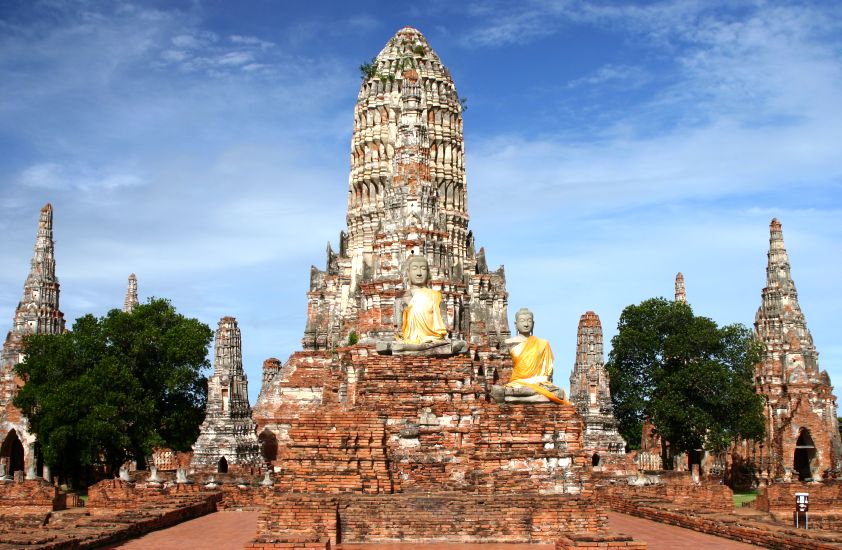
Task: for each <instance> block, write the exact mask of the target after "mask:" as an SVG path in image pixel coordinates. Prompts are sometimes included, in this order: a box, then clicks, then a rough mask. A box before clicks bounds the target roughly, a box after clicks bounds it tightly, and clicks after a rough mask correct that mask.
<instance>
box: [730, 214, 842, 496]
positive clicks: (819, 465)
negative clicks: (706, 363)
mask: <svg viewBox="0 0 842 550" xmlns="http://www.w3.org/2000/svg"><path fill="white" fill-rule="evenodd" d="M769 231H770V237H769V254H768V265H767V267H766V287H765V288H764V289H763V291H762V293H761V297H762V301H761V304H760V308H759V309H758V310H757V316H756V318H755V322H754V328H755V335H756V337H757V339H758V340H759V341H760V342H762V343H763V344H764V346H765V351H764V355H763V359H762V361H761V362H760V363H758V364H757V365H756V367H755V372H754V375H755V378H754V381H755V388H756V390H757V392H758V393H760V394H762V395H763V396H765V397H766V411H765V412H766V430H767V436H766V440H765V441H763V442H757V443H755V444H754V445H750V446H745V447H744V446H742V445H738V446H737V447H736V448H737V450H741V449H745V450H746V451H747V453H746V454H747V455H748V456H743V458H745V459H747V460H749V461H750V462H751V463H753V465H754V466H755V468H756V470H757V474H758V475H759V477H760V479H761V480H762V481H772V480H784V481H790V480H793V481H797V480H799V479H801V480H805V479H810V478H821V477H826V476H828V475H838V474H839V472H840V468H841V467H842V464H840V459H842V442H840V437H839V430H838V422H837V416H836V397H835V396H834V395H833V393H832V390H833V387H832V386H831V385H830V377H829V376H828V374H827V371H819V364H818V358H819V354H818V352H817V351H816V348H815V346H814V345H813V337H812V336H811V335H810V331H809V330H808V329H807V323H806V321H805V319H804V314H803V313H802V312H801V307H800V306H799V304H798V293H797V291H796V290H795V283H794V282H793V280H792V275H791V272H790V264H789V256H788V254H787V251H786V248H785V247H784V240H783V232H782V230H781V224H780V222H778V220H777V219H772V223H771V224H770V226H769Z"/></svg>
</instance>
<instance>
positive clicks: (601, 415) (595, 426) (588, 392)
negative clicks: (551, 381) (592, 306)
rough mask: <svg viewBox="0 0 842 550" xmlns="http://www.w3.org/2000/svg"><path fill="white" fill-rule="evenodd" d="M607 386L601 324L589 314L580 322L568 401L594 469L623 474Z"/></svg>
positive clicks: (620, 443) (623, 456)
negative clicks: (581, 424)
mask: <svg viewBox="0 0 842 550" xmlns="http://www.w3.org/2000/svg"><path fill="white" fill-rule="evenodd" d="M609 385H610V382H609V378H608V371H607V370H605V363H604V361H603V339H602V323H600V321H599V316H598V315H597V314H596V313H594V312H593V311H588V312H587V313H585V314H584V315H582V317H581V318H580V319H579V330H578V333H577V335H576V363H575V364H574V365H573V372H571V373H570V401H571V402H572V403H573V405H574V406H575V407H576V410H577V411H578V412H579V415H580V416H581V417H582V420H583V421H584V423H585V436H584V447H585V450H587V451H588V452H590V453H592V454H591V464H592V465H593V467H594V469H597V468H598V469H600V470H605V471H611V470H620V471H625V470H626V469H630V468H629V466H630V465H629V464H628V463H627V461H626V441H625V440H624V439H623V437H622V436H621V435H620V432H619V431H618V423H617V419H616V418H615V417H614V404H613V403H612V402H611V389H610V387H609Z"/></svg>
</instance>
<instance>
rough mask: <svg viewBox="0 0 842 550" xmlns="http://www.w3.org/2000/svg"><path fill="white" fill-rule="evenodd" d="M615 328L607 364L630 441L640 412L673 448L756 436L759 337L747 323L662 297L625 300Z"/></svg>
mask: <svg viewBox="0 0 842 550" xmlns="http://www.w3.org/2000/svg"><path fill="white" fill-rule="evenodd" d="M617 328H618V333H617V335H616V336H615V337H614V338H613V339H612V340H611V346H612V349H611V353H610V354H609V356H608V362H607V363H606V368H607V369H608V372H609V375H610V377H611V396H612V400H613V401H614V411H615V414H616V415H617V418H618V420H619V422H620V432H621V433H622V435H623V437H625V438H626V441H628V442H629V445H630V447H632V448H638V447H639V445H640V437H641V429H642V426H643V421H644V418H646V417H647V416H648V417H649V419H650V420H651V421H652V423H653V424H654V426H655V429H656V430H657V432H658V434H660V436H661V437H662V438H663V439H665V440H667V441H669V442H670V445H671V447H672V449H673V450H674V451H675V452H688V451H692V450H694V449H701V448H704V449H708V450H711V451H720V450H722V449H724V448H725V447H727V446H728V445H729V443H730V442H731V441H732V440H734V438H736V437H742V438H760V437H762V435H763V433H764V421H763V398H762V397H761V396H759V395H757V394H756V393H755V391H754V388H753V386H752V383H753V377H754V374H753V366H754V365H755V364H756V363H757V362H758V361H759V360H760V354H761V352H762V345H761V344H759V343H758V342H757V341H756V340H755V339H754V338H753V337H752V333H751V331H750V330H749V329H748V328H746V327H745V326H743V325H741V324H734V325H728V326H724V327H719V326H717V325H716V323H715V322H713V321H712V320H711V319H708V318H707V317H697V316H695V315H694V314H693V310H692V308H691V307H690V306H689V305H688V304H686V303H683V302H671V301H668V300H665V299H663V298H653V299H650V300H646V301H644V302H642V303H641V304H640V305H631V306H628V307H627V308H626V309H624V310H623V313H622V315H621V316H620V322H619V324H618V325H617Z"/></svg>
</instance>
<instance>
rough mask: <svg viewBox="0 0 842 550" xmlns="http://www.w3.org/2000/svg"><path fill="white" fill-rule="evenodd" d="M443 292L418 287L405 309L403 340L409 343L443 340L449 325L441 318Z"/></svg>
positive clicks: (402, 330) (402, 329)
mask: <svg viewBox="0 0 842 550" xmlns="http://www.w3.org/2000/svg"><path fill="white" fill-rule="evenodd" d="M440 306H441V292H439V291H438V290H433V289H431V288H416V289H415V290H414V291H413V294H412V299H411V300H410V301H409V304H407V306H406V309H405V310H403V325H402V328H401V336H402V338H401V339H402V340H403V341H404V342H406V343H407V344H424V343H427V342H435V341H436V340H443V339H444V337H445V336H447V327H446V326H445V325H444V320H443V319H442V318H441V309H440Z"/></svg>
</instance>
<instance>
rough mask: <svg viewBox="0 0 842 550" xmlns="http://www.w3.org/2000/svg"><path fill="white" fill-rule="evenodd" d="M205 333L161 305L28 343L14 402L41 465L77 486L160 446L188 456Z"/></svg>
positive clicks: (201, 389)
mask: <svg viewBox="0 0 842 550" xmlns="http://www.w3.org/2000/svg"><path fill="white" fill-rule="evenodd" d="M211 337H212V332H211V330H210V328H208V326H207V325H205V324H203V323H200V322H199V321H198V320H196V319H188V318H186V317H184V316H183V315H180V314H179V313H177V312H176V310H175V308H174V307H173V306H172V305H171V304H170V303H169V302H168V301H167V300H163V299H151V300H150V301H149V302H148V303H146V304H142V305H138V306H136V307H135V309H134V311H133V312H132V313H124V312H122V311H120V310H116V309H115V310H112V311H110V312H108V314H107V315H106V316H105V317H102V318H96V317H94V316H93V315H85V316H84V317H80V318H79V319H77V320H76V322H75V323H74V325H73V329H72V330H71V331H68V332H67V333H65V334H58V335H33V336H29V337H27V338H26V340H25V353H26V358H25V359H24V361H23V363H21V364H19V365H18V366H17V367H16V369H17V372H18V374H19V375H20V376H21V378H22V379H23V380H25V383H24V386H23V387H22V388H21V389H20V391H19V392H18V394H17V396H16V397H15V401H14V403H15V405H16V406H17V407H19V408H20V409H21V411H22V412H23V413H24V415H26V417H27V418H28V419H29V424H30V428H31V430H32V432H33V433H35V434H36V436H37V437H38V441H39V442H40V444H41V448H42V452H43V456H44V460H45V461H46V463H47V464H49V465H50V466H51V467H52V468H53V471H55V472H56V473H58V474H59V475H61V476H63V477H64V478H69V479H71V480H73V481H75V482H78V481H80V480H81V479H83V478H84V473H85V472H86V471H88V470H89V469H90V468H91V467H97V466H106V467H108V468H109V469H110V470H111V471H114V470H115V469H116V468H118V467H119V466H120V465H121V464H122V463H124V462H125V461H127V460H137V461H139V462H140V463H141V464H142V463H143V462H144V460H145V457H147V456H149V454H150V453H151V452H152V449H153V448H155V447H158V446H163V447H169V448H172V449H175V450H181V451H183V450H188V449H189V448H190V446H191V445H192V443H193V442H194V441H195V440H196V437H197V436H198V430H199V425H200V424H201V422H202V418H203V415H204V404H205V401H206V399H207V378H205V376H204V375H203V374H202V370H203V369H206V368H208V367H209V366H210V365H209V362H208V359H207V350H208V346H209V344H210V341H211Z"/></svg>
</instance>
